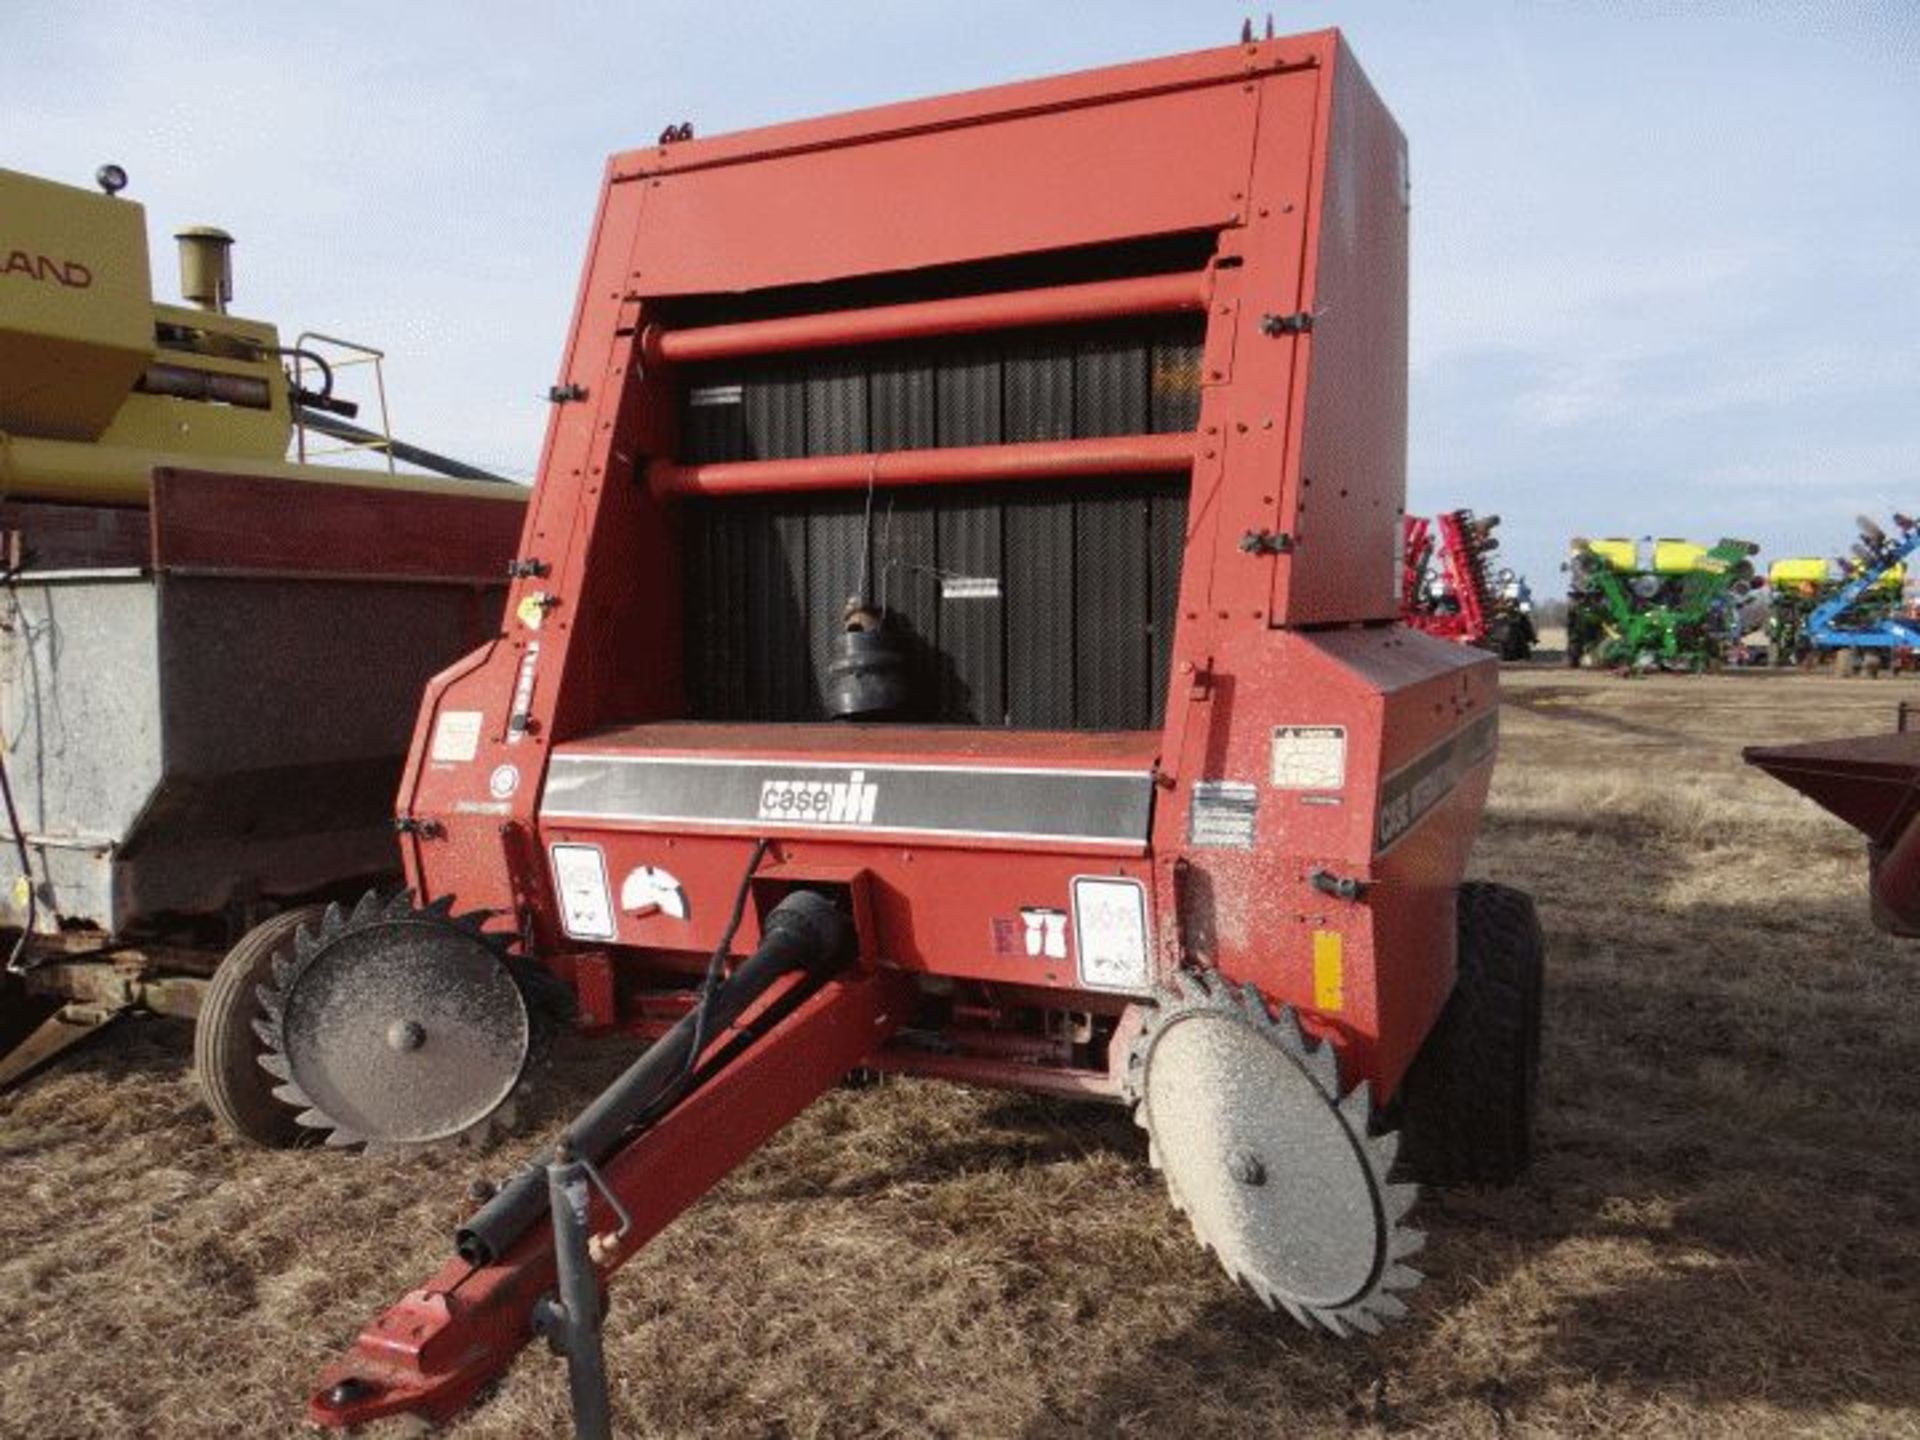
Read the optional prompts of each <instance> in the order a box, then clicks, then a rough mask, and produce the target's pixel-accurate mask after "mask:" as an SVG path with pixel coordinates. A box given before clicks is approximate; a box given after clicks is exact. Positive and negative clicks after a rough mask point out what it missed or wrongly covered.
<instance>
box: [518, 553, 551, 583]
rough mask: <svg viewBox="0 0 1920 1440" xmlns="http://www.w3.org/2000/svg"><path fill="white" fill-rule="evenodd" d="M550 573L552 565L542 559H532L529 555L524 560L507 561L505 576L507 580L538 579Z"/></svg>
mask: <svg viewBox="0 0 1920 1440" xmlns="http://www.w3.org/2000/svg"><path fill="white" fill-rule="evenodd" d="M552 573H553V566H551V565H549V564H548V563H547V562H546V561H544V560H536V559H533V558H532V557H531V556H529V557H528V558H527V559H525V560H510V561H508V562H507V578H508V579H509V580H528V579H533V580H540V579H544V578H545V577H546V576H548V575H551V574H552Z"/></svg>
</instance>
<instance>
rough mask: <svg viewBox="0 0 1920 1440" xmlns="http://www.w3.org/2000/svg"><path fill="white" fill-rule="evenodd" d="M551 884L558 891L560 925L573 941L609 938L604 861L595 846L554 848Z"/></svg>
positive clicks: (608, 897) (609, 899) (609, 909)
mask: <svg viewBox="0 0 1920 1440" xmlns="http://www.w3.org/2000/svg"><path fill="white" fill-rule="evenodd" d="M550 853H551V854H552V856H553V883H554V886H555V888H556V889H558V890H559V892H560V923H561V925H562V927H564V928H565V930H566V932H567V934H569V935H571V936H572V937H573V938H574V939H576V940H611V939H613V896H612V894H611V893H609V891H608V889H607V860H606V857H605V856H604V855H602V854H601V853H600V847H599V846H598V845H555V846H552V847H551V850H550Z"/></svg>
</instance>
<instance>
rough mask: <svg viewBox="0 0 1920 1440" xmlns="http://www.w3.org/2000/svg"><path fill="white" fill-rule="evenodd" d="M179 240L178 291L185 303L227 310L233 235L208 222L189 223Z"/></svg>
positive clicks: (219, 311)
mask: <svg viewBox="0 0 1920 1440" xmlns="http://www.w3.org/2000/svg"><path fill="white" fill-rule="evenodd" d="M173 238H174V239H175V240H177V241H178V242H179V244H180V295H181V298H183V299H184V300H185V301H186V302H187V303H188V304H189V305H194V306H198V307H199V308H200V309H202V310H210V311H212V312H213V313H214V314H215V315H224V314H226V313H227V305H228V302H230V301H231V300H232V299H233V254H232V251H233V236H231V235H229V234H228V233H227V232H226V231H224V230H221V229H219V228H217V227H215V226H212V225H190V226H188V227H187V228H186V229H185V230H182V231H180V232H179V233H178V234H176V235H175V236H174V237H173Z"/></svg>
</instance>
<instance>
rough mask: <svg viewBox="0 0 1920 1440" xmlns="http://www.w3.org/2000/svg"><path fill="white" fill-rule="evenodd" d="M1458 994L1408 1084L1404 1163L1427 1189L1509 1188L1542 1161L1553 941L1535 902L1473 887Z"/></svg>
mask: <svg viewBox="0 0 1920 1440" xmlns="http://www.w3.org/2000/svg"><path fill="white" fill-rule="evenodd" d="M1458 925H1459V936H1460V956H1459V971H1458V974H1457V975H1456V977H1455V979H1454V986H1453V994H1452V995H1451V996H1449V997H1448V999H1447V1004H1446V1008H1445V1009H1443V1010H1442V1011H1441V1012H1440V1018H1439V1019H1438V1020H1437V1021H1436V1022H1434V1027H1433V1030H1432V1031H1431V1032H1430V1033H1429V1034H1428V1036H1427V1039H1426V1043H1425V1044H1424V1045H1422V1046H1421V1047H1420V1053H1419V1054H1418V1055H1416V1056H1415V1057H1414V1061H1413V1066H1412V1068H1411V1069H1409V1070H1408V1071H1407V1076H1406V1079H1405V1080H1404V1081H1402V1082H1401V1087H1400V1093H1399V1095H1398V1096H1397V1097H1396V1100H1395V1106H1394V1109H1395V1111H1396V1112H1397V1119H1398V1121H1399V1124H1400V1163H1401V1167H1402V1168H1403V1170H1404V1171H1405V1173H1406V1174H1407V1176H1408V1178H1410V1179H1414V1180H1418V1181H1420V1182H1421V1183H1422V1184H1427V1185H1476V1186H1488V1185H1508V1184H1511V1183H1512V1182H1513V1181H1515V1180H1516V1179H1518V1178H1519V1177H1520V1173H1521V1172H1522V1171H1523V1170H1525V1169H1526V1167H1527V1164H1528V1162H1529V1161H1531V1160H1532V1158H1533V1125H1534V1111H1535V1109H1536V1105H1537V1095H1538V1091H1539V1083H1540V1010H1541V987H1542V983H1543V979H1544V973H1545V969H1546V948H1547V947H1546V941H1545V938H1544V937H1543V936H1542V935H1541V933H1540V920H1539V917H1538V916H1537V915H1536V914H1535V913H1534V908H1533V897H1532V896H1530V895H1528V894H1527V893H1526V892H1525V891H1522V890H1515V889H1512V888H1510V887H1509V886H1506V885H1492V884H1487V883H1485V882H1481V881H1468V882H1467V883H1465V884H1463V885H1462V886H1461V887H1460V895H1459V921H1458Z"/></svg>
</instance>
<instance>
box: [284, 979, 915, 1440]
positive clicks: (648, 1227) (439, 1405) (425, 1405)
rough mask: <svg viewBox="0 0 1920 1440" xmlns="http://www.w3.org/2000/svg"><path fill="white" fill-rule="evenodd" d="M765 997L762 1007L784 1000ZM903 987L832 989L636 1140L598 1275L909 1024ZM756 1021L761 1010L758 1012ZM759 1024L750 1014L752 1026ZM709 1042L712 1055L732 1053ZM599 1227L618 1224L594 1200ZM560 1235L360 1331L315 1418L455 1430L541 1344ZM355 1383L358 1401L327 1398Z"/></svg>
mask: <svg viewBox="0 0 1920 1440" xmlns="http://www.w3.org/2000/svg"><path fill="white" fill-rule="evenodd" d="M777 1000H778V996H777V995H775V996H772V997H769V999H768V1000H767V1001H766V1002H765V1004H764V1005H762V1006H761V1007H759V1009H760V1010H764V1009H765V1008H766V1006H767V1005H772V1004H775V1003H777ZM911 1001H912V996H911V992H910V987H909V986H908V985H907V984H906V981H905V979H904V977H902V976H899V975H897V974H893V973H890V972H886V971H879V972H869V973H864V974H859V975H854V976H849V977H847V978H844V979H840V980H834V981H830V982H828V983H827V985H826V986H824V987H823V988H822V989H821V990H820V991H819V992H818V993H817V994H815V995H813V996H811V997H809V998H808V999H806V1000H804V1001H803V1002H801V1004H800V1006H799V1008H798V1009H796V1010H795V1011H794V1012H793V1013H792V1014H790V1015H788V1016H787V1017H786V1018H785V1019H783V1020H781V1021H780V1022H779V1023H778V1024H777V1025H775V1026H774V1027H773V1028H772V1029H770V1030H769V1031H768V1032H767V1033H766V1034H765V1035H764V1036H762V1037H761V1038H760V1039H759V1040H758V1041H757V1042H756V1043H755V1044H754V1045H753V1046H752V1047H751V1048H750V1049H749V1050H748V1051H747V1052H746V1054H744V1055H743V1056H741V1057H740V1058H739V1059H737V1060H735V1061H734V1062H733V1063H732V1064H731V1065H729V1066H728V1067H727V1068H726V1069H725V1070H724V1071H722V1072H721V1073H720V1074H719V1075H718V1076H717V1077H715V1078H714V1079H713V1080H712V1081H710V1082H709V1083H708V1084H706V1085H704V1086H703V1087H701V1088H700V1089H699V1090H696V1091H695V1092H694V1093H693V1095H692V1096H691V1097H690V1098H689V1099H687V1100H686V1101H684V1102H683V1103H682V1104H680V1105H679V1106H677V1107H676V1108H675V1109H673V1110H672V1111H671V1112H669V1113H668V1115H667V1116H666V1117H665V1118H664V1119H662V1120H661V1122H660V1123H659V1124H658V1125H656V1126H655V1127H654V1128H653V1129H651V1130H649V1131H647V1132H646V1133H645V1134H644V1135H643V1136H642V1137H641V1138H640V1139H639V1140H638V1141H636V1142H635V1143H633V1144H632V1145H629V1146H628V1147H627V1148H626V1149H624V1150H622V1151H621V1152H620V1153H619V1154H618V1155H617V1156H616V1157H615V1158H614V1159H612V1160H610V1161H608V1162H607V1163H606V1164H605V1165H604V1166H602V1167H601V1171H602V1174H603V1176H604V1178H605V1179H606V1181H607V1183H608V1184H609V1186H611V1187H612V1188H613V1189H614V1190H615V1191H616V1192H617V1193H618V1194H619V1195H620V1196H621V1197H622V1201H623V1203H624V1204H625V1206H626V1208H627V1210H628V1212H629V1213H630V1214H631V1216H632V1219H633V1227H632V1229H631V1230H630V1231H629V1232H628V1234H627V1235H626V1236H625V1237H624V1239H623V1240H622V1241H621V1243H620V1244H619V1246H618V1247H617V1248H615V1249H614V1250H613V1251H612V1253H611V1254H610V1255H608V1256H607V1257H606V1258H605V1259H604V1260H603V1261H602V1262H601V1264H600V1269H601V1273H602V1274H611V1273H612V1272H613V1271H615V1270H617V1269H619V1268H620V1266H621V1265H623V1264H625V1263H626V1262H627V1261H628V1260H630V1259H632V1258H633V1255H634V1253H635V1252H636V1251H638V1250H639V1248H640V1247H641V1246H642V1245H644V1244H646V1242H647V1241H648V1240H650V1239H652V1238H653V1237H654V1236H655V1235H657V1234H659V1233H660V1231H662V1230H664V1229H665V1228H666V1227H667V1226H668V1224H670V1223H671V1222H672V1220H673V1218H674V1217H675V1216H676V1215H678V1214H679V1213H680V1212H681V1211H682V1210H684V1209H686V1208H687V1206H689V1205H691V1204H692V1203H693V1202H694V1201H696V1200H698V1199H699V1198H700V1197H701V1196H702V1195H704V1194H705V1193H706V1192H707V1191H708V1190H710V1189H711V1188H712V1187H713V1186H714V1185H716V1184H718V1183H719V1181H720V1180H721V1179H722V1178H724V1177H725V1176H726V1174H727V1172H728V1171H730V1170H732V1169H733V1167H734V1166H735V1165H738V1164H739V1163H740V1162H741V1161H742V1160H744V1159H745V1158H746V1157H747V1156H748V1155H751V1154H752V1153H753V1152H754V1151H755V1150H756V1149H758V1148H759V1147H760V1146H761V1145H762V1144H763V1143H764V1142H765V1141H766V1140H767V1138H768V1137H769V1136H770V1135H772V1134H774V1133H775V1132H776V1131H778V1130H779V1129H780V1128H781V1127H782V1126H783V1125H785V1124H787V1122H788V1121H790V1120H792V1119H793V1118H794V1116H796V1115H798V1114H799V1113H800V1112H801V1111H802V1110H804V1109H806V1108H807V1106H808V1105H810V1104H812V1103H813V1100H814V1099H815V1097H816V1096H818V1095H820V1094H821V1093H822V1092H823V1091H825V1090H826V1089H828V1088H829V1087H830V1086H832V1085H834V1084H835V1083H837V1082H838V1081H839V1079H840V1078H841V1076H843V1075H845V1074H846V1073H847V1071H849V1070H851V1069H853V1068H854V1067H855V1066H857V1065H859V1064H860V1062H861V1061H862V1060H863V1059H865V1058H866V1057H867V1056H868V1055H869V1054H871V1053H872V1052H873V1051H874V1049H875V1048H877V1047H878V1046H879V1045H880V1044H881V1043H883V1042H884V1041H885V1039H886V1038H887V1036H888V1035H889V1034H890V1033H891V1032H892V1031H893V1030H894V1028H896V1027H897V1026H898V1025H899V1024H900V1022H901V1021H902V1020H903V1019H904V1018H905V1017H906V1013H907V1006H908V1005H909V1004H911ZM756 1013H758V1012H756ZM752 1023H753V1016H752V1015H749V1016H746V1017H743V1020H742V1025H743V1026H751V1024H752ZM736 1033H738V1032H737V1031H729V1032H728V1033H727V1034H726V1035H721V1036H717V1037H715V1040H714V1044H713V1046H712V1047H711V1048H710V1050H709V1053H712V1051H713V1050H717V1049H719V1048H721V1047H722V1046H724V1045H725V1044H726V1043H727V1040H728V1038H729V1036H731V1035H733V1034H736ZM591 1223H592V1226H593V1228H594V1229H595V1230H596V1231H602V1230H608V1229H611V1227H612V1223H613V1222H612V1218H611V1216H610V1214H609V1212H608V1211H607V1210H606V1209H605V1207H604V1204H603V1203H602V1202H601V1201H600V1200H599V1198H598V1197H596V1198H595V1201H594V1211H593V1214H592V1217H591ZM553 1283H554V1261H553V1233H552V1231H551V1230H550V1229H549V1228H548V1227H547V1226H545V1225H540V1226H536V1227H535V1228H534V1229H533V1230H531V1231H529V1232H528V1233H527V1235H526V1236H525V1237H524V1238H522V1239H521V1241H520V1243H519V1244H518V1245H516V1246H514V1248H513V1250H512V1251H511V1252H510V1253H508V1254H507V1255H506V1256H505V1257H503V1258H502V1259H501V1260H500V1261H499V1262H498V1263H496V1264H493V1265H485V1266H475V1265H470V1264H468V1263H467V1262H466V1261H464V1260H460V1259H457V1258H456V1259H453V1260H450V1261H448V1262H447V1264H446V1265H445V1266H444V1267H443V1268H442V1269H441V1270H440V1272H439V1273H438V1274H437V1275H435V1276H434V1277H433V1278H432V1279H431V1280H429V1281H428V1282H427V1283H426V1284H425V1285H423V1286H422V1287H421V1288H419V1289H418V1290H414V1291H410V1292H409V1293H408V1294H407V1296H406V1297H405V1298H404V1299H403V1300H401V1301H400V1303H399V1304H397V1305H395V1306H394V1307H393V1308H392V1309H390V1310H387V1311H386V1312H385V1313H383V1314H382V1315H381V1316H380V1317H379V1318H378V1319H376V1320H374V1321H373V1323H372V1324H370V1325H369V1326H367V1328H366V1329H365V1330H363V1331H362V1332H361V1333H360V1337H359V1339H357V1340H356V1341H355V1342H354V1344H353V1347H352V1348H351V1349H349V1350H348V1351H347V1353H346V1354H345V1355H343V1356H342V1357H341V1358H340V1359H339V1360H338V1361H337V1362H335V1363H334V1364H333V1365H331V1366H329V1367H328V1368H327V1369H326V1370H325V1371H324V1372H323V1373H322V1374H321V1376H320V1380H319V1382H318V1384H317V1385H316V1386H315V1388H314V1391H313V1394H312V1396H311V1397H310V1399H309V1400H308V1404H307V1414H308V1418H309V1419H311V1420H312V1421H313V1422H314V1423H315V1424H319V1425H329V1426H347V1425H363V1424H366V1423H367V1422H369V1421H372V1420H377V1419H379V1418H381V1417H382V1416H387V1415H398V1414H401V1413H403V1412H404V1413H412V1414H416V1415H421V1416H425V1417H428V1418H430V1419H434V1420H441V1421H444V1420H448V1419H451V1418H452V1416H453V1415H454V1413H455V1412H456V1411H458V1410H459V1409H460V1408H461V1407H462V1406H464V1405H466V1404H467V1403H468V1402H469V1401H470V1400H472V1399H473V1397H474V1394H475V1393H476V1392H477V1391H478V1390H479V1389H480V1387H481V1386H483V1385H485V1384H486V1383H487V1382H488V1381H490V1380H492V1379H493V1378H494V1377H495V1376H497V1375H499V1374H500V1372H501V1371H503V1370H505V1369H506V1368H507V1366H508V1365H510V1364H511V1363H512V1361H513V1357H514V1356H515V1355H516V1354H518V1353H519V1351H520V1348H521V1347H522V1346H524V1345H526V1344H527V1343H528V1342H529V1341H531V1340H532V1339H533V1338H534V1333H533V1310H534V1305H535V1303H536V1302H537V1301H538V1300H539V1299H540V1297H541V1296H542V1295H543V1294H545V1293H547V1292H548V1291H550V1290H551V1289H552V1288H553ZM343 1381H354V1382H358V1387H360V1388H359V1393H358V1394H357V1395H356V1398H354V1399H352V1400H350V1401H347V1402H344V1403H332V1402H331V1401H330V1399H329V1392H331V1391H332V1390H333V1389H334V1388H335V1387H336V1386H338V1385H340V1384H341V1383H342V1382H343Z"/></svg>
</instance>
